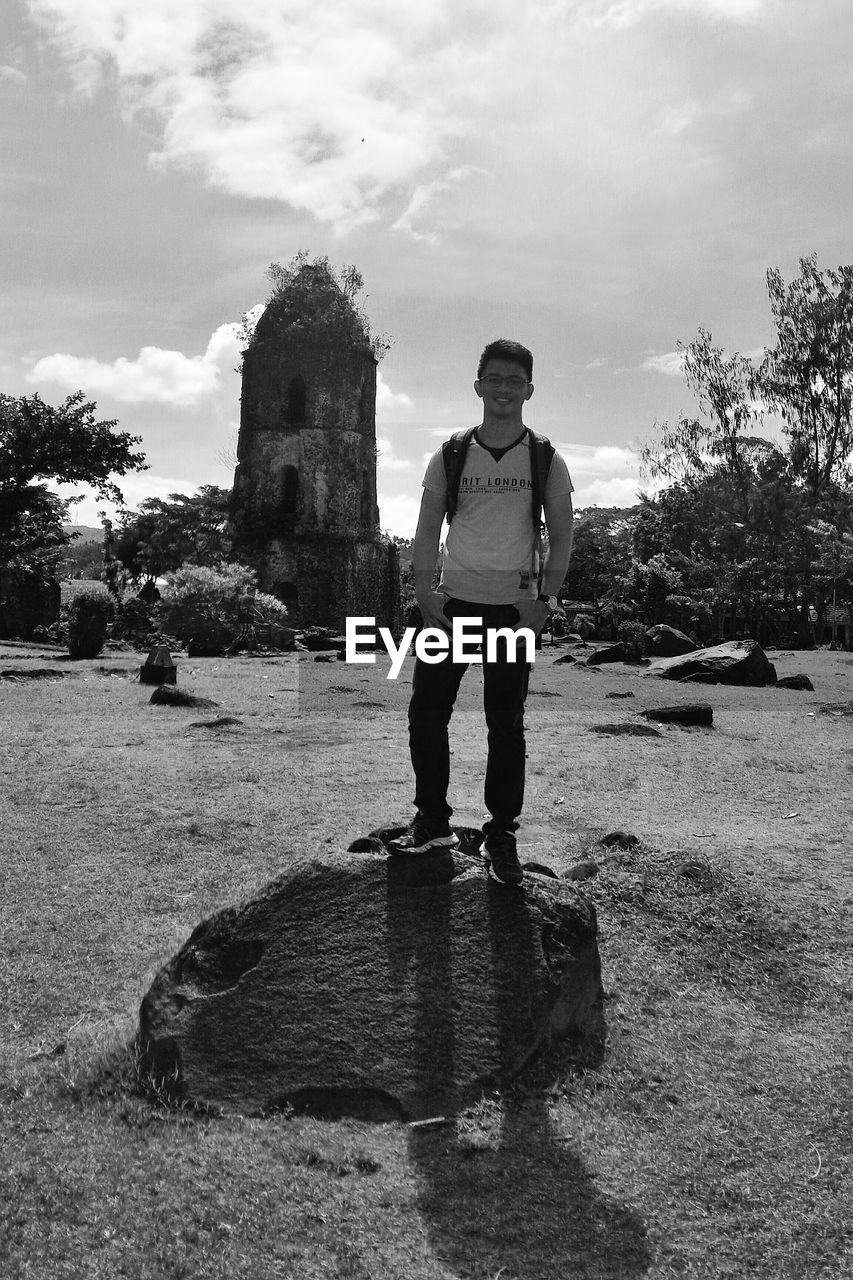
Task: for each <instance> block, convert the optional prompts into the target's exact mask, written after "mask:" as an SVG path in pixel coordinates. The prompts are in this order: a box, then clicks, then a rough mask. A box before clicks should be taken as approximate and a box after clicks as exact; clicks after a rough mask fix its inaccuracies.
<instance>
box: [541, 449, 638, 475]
mask: <svg viewBox="0 0 853 1280" xmlns="http://www.w3.org/2000/svg"><path fill="white" fill-rule="evenodd" d="M559 450H560V454H561V456H562V458H563V459H564V460H565V463H566V466H567V467H568V468H569V472H570V473H571V475H572V476H573V477H574V476H577V475H578V474H582V475H590V474H592V475H599V474H601V473H603V472H606V473H607V472H609V473H613V472H621V473H623V474H624V473H632V474H633V473H636V472H637V471H638V468H639V464H640V458H639V454H638V453H637V450H636V449H633V448H631V446H630V445H614V444H597V445H591V444H590V445H587V444H568V445H560V446H559Z"/></svg>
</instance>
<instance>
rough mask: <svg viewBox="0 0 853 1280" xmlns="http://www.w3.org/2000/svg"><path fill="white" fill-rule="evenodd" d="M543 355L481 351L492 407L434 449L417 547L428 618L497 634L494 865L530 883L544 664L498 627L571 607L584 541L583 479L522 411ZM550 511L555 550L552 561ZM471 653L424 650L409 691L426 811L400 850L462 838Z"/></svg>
mask: <svg viewBox="0 0 853 1280" xmlns="http://www.w3.org/2000/svg"><path fill="white" fill-rule="evenodd" d="M532 377H533V356H532V355H531V353H530V352H529V351H528V350H527V348H526V347H523V346H521V344H520V343H518V342H511V341H509V340H507V339H503V338H501V339H499V340H498V341H496V342H490V343H489V345H488V346H487V347H486V348H485V350H484V351H483V354H482V356H481V357H480V362H479V365H478V367H477V380H476V382H475V383H474V390H475V391H476V393H477V395H478V396H479V398H480V400H481V401H482V402H483V420H482V422H481V423H480V425H479V426H478V427H476V428H472V429H470V430H468V431H464V432H458V433H457V434H456V435H455V436H454V437H453V438H452V439H451V440H449V441H446V442H445V444H444V445H443V446H442V448H441V449H439V450H437V452H436V453H435V454H433V456H432V458H431V459H430V462H429V464H428V466H427V470H426V474H425V476H424V481H423V489H424V492H423V497H422V501H421V510H420V516H419V519H418V527H417V532H416V533H415V542H414V551H413V569H414V578H415V595H416V597H417V602H418V605H419V607H420V611H421V615H422V617H423V622H424V626H425V627H440V628H443V629H444V630H445V631H447V630H449V629H450V627H451V625H452V620H453V619H454V618H465V619H466V620H469V619H470V620H473V621H471V622H470V623H469V624H468V625H469V626H470V627H471V629H472V630H476V629H479V630H480V631H482V633H483V639H484V644H483V703H484V709H485V715H486V725H487V729H488V759H487V764H486V778H485V790H484V797H485V803H486V808H487V810H488V812H489V815H490V816H489V820H488V821H487V822H486V823H485V825H484V827H483V831H484V835H485V842H484V852H485V855H486V858H487V860H488V863H489V874H490V876H491V877H492V879H494V880H496V881H498V883H500V884H506V885H519V884H521V882H522V879H523V873H522V869H521V866H520V865H519V861H518V854H517V852H516V842H515V831H516V830H517V828H518V818H519V815H520V813H521V808H522V803H523V800H524V762H525V740H524V703H525V699H526V697H527V685H528V679H529V675H530V667H529V664H528V663H527V662H526V661H524V660H523V657H522V653H523V650H522V648H521V646H520V644H519V645H514V646H513V648H512V649H511V648H510V646H509V644H507V643H498V644H496V645H495V647H494V649H495V651H494V652H493V653H492V654H491V655H489V654H487V646H486V643H485V640H486V634H487V632H488V630H489V629H493V628H512V629H513V630H515V629H516V628H528V629H529V630H530V631H532V632H533V633H534V634H535V635H538V634H539V633H540V632H541V631H542V629H543V628H544V626H545V624H546V622H547V621H548V619H549V618H550V616H551V614H552V613H553V612H554V611H555V610H556V608H557V592H558V591H559V589H560V587H561V586H562V584H563V579H564V578H565V576H566V571H567V569H568V567H569V557H570V555H571V547H572V520H573V516H572V498H571V493H572V482H571V479H570V478H569V473H568V469H567V468H566V464H565V462H564V461H563V459H562V458H561V457H560V455H559V454H558V453H556V452H555V451H554V448H553V446H552V445H551V444H550V442H549V441H548V440H546V439H545V438H544V437H543V436H538V435H535V434H534V433H533V432H532V431H530V430H529V429H528V428H527V427H526V426H525V425H524V421H523V418H522V414H523V410H524V406H525V404H526V403H527V401H528V400H529V399H530V397H531V396H532V395H533V382H532ZM543 513H544V517H545V524H546V526H547V529H548V542H549V550H548V558H547V563H546V564H545V567H544V570H542V568H541V566H540V564H539V531H540V528H541V524H540V521H541V517H542V514H543ZM445 516H446V517H447V519H448V522H449V530H448V534H447V540H446V544H445V549H444V556H443V561H442V571H441V580H440V582H439V585H438V589H437V590H435V591H434V590H433V588H432V579H433V572H434V569H435V564H436V559H437V556H438V549H439V536H440V533H441V527H442V522H443V520H444V518H445ZM467 667H468V662H467V661H453V656H452V653H451V652H448V653H446V654H444V655H443V657H442V658H441V660H440V661H438V662H435V661H434V662H424V661H422V660H421V658H416V660H415V671H414V678H413V681H412V697H411V702H410V704H409V746H410V751H411V757H412V766H413V769H414V773H415V806H416V808H417V813H416V814H415V817H414V819H413V821H412V823H411V825H410V826H409V828H408V830H407V831H406V832H405V834H404V835H402V836H400V837H399V838H398V839H397V840H395V841H392V843H391V845H390V846H389V847H390V851H391V852H392V853H394V854H419V853H424V852H426V851H428V850H430V849H441V848H449V847H451V846H453V845H454V844H455V843H456V836H455V835H454V834H453V833H452V831H451V829H450V824H449V819H450V816H451V814H452V812H453V810H452V809H451V807H450V806H449V804H448V803H447V791H448V786H449V782H450V748H449V740H448V725H449V723H450V717H451V715H452V712H453V704H454V702H455V700H456V694H457V692H458V690H459V684H460V681H461V679H462V676H463V674H464V673H465V670H466V669H467Z"/></svg>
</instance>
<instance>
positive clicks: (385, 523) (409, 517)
mask: <svg viewBox="0 0 853 1280" xmlns="http://www.w3.org/2000/svg"><path fill="white" fill-rule="evenodd" d="M420 509H421V498H420V493H418V494H417V496H412V495H410V494H407V493H403V494H397V495H396V496H395V497H386V496H385V495H384V494H383V493H382V492H380V494H379V523H380V526H381V527H382V528H383V529H387V530H388V531H389V532H390V533H396V534H397V536H398V537H400V538H413V537H414V536H415V529H416V528H417V524H418V514H419V513H420Z"/></svg>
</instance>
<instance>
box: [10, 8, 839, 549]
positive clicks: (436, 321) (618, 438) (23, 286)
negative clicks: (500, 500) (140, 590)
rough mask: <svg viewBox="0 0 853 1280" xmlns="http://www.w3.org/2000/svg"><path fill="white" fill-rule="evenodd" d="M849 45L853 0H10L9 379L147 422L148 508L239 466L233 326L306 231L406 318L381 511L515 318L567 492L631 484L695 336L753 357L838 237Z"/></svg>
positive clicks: (218, 481) (459, 415)
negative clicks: (780, 290) (773, 271)
mask: <svg viewBox="0 0 853 1280" xmlns="http://www.w3.org/2000/svg"><path fill="white" fill-rule="evenodd" d="M851 51H853V5H851V4H850V3H849V0H808V3H798V2H797V0H512V2H511V3H510V2H509V0H482V2H481V0H313V3H311V4H306V3H305V2H304V0H298V2H296V0H251V3H248V4H247V3H245V2H244V3H240V4H238V3H236V2H235V0H182V3H181V4H180V5H176V4H175V3H174V0H145V3H144V4H140V3H139V2H138V0H4V3H3V5H2V6H0V202H2V206H1V207H0V225H1V226H2V231H3V234H2V236H0V278H2V286H3V287H2V289H0V310H2V314H0V392H2V393H4V394H6V395H12V396H23V395H32V394H33V393H38V394H39V395H40V396H41V397H42V399H44V400H45V401H47V402H49V403H51V404H59V403H61V402H62V401H63V400H64V399H65V398H66V397H67V396H68V395H70V394H72V393H73V392H75V391H77V390H78V389H80V390H83V391H84V393H85V395H86V398H87V399H89V400H93V401H95V402H96V404H97V417H98V418H99V419H116V420H117V421H118V424H119V428H120V429H121V430H124V431H129V432H131V433H132V434H134V435H138V436H140V437H141V438H142V445H141V448H142V449H143V450H144V452H145V454H146V457H147V461H148V464H149V469H148V470H147V471H145V472H143V473H140V474H137V475H130V476H126V477H124V479H123V480H122V481H121V488H122V490H123V492H124V496H125V500H126V502H127V504H128V506H129V507H131V508H134V507H136V506H137V505H138V504H139V503H140V502H141V501H143V500H144V499H145V498H149V497H167V496H168V495H169V494H170V493H174V492H182V493H192V492H194V491H195V490H196V489H197V488H198V486H199V485H203V484H215V485H220V486H223V487H229V486H230V485H231V482H232V479H233V467H234V454H235V450H236V433H237V427H238V424H239V397H240V380H239V376H238V374H237V373H236V371H235V370H236V366H237V365H238V363H239V359H240V341H239V337H238V331H239V328H240V322H241V319H242V317H243V316H244V315H245V314H246V313H252V314H257V311H256V308H258V307H259V306H261V305H262V304H263V303H264V301H265V300H266V297H267V296H268V292H269V282H268V280H267V279H266V276H265V271H266V268H267V267H268V265H269V264H270V263H272V262H281V263H287V262H288V261H290V259H292V258H293V256H294V255H295V254H296V253H297V252H300V251H306V252H307V253H308V254H309V256H310V257H317V256H321V255H325V256H328V258H329V259H330V260H331V262H332V263H333V264H334V265H336V266H341V265H344V264H347V263H354V264H355V265H356V266H357V267H358V269H359V270H360V271H361V273H362V275H363V277H364V281H365V294H366V299H365V306H366V310H367V313H368V316H369V318H370V321H371V325H372V328H373V330H374V331H375V332H378V333H387V334H388V335H390V337H391V340H392V345H391V348H390V351H389V352H388V354H387V355H386V356H385V358H384V359H383V361H382V363H381V365H380V367H379V388H378V403H377V437H378V442H379V471H378V484H379V504H380V520H381V524H382V527H383V528H384V529H385V530H387V531H389V532H391V533H396V534H399V535H402V536H411V534H412V533H413V531H414V525H415V521H416V517H417V510H418V506H419V501H420V491H421V480H422V476H423V470H424V465H425V461H426V459H427V458H428V457H429V455H430V454H431V453H432V452H433V451H434V450H435V449H436V448H437V447H438V445H439V444H440V442H441V440H442V439H444V438H446V437H447V436H449V435H450V434H452V432H453V431H455V430H457V429H458V428H459V427H463V426H468V425H471V424H473V423H475V422H477V421H479V417H480V414H479V407H480V406H479V402H478V400H477V399H476V396H475V395H474V392H473V388H472V383H473V380H474V378H475V376H476V365H477V359H478V356H479V353H480V351H481V350H482V348H483V346H484V345H485V344H486V343H487V342H489V341H490V340H492V339H493V338H496V337H510V338H514V339H516V340H517V341H520V342H523V343H524V344H525V345H526V346H528V347H530V349H531V350H532V351H533V353H534V358H535V369H534V382H535V386H536V390H535V393H534V395H533V397H532V399H531V401H530V403H529V405H528V411H527V415H526V421H527V423H528V425H529V426H531V427H533V428H534V429H536V430H538V431H541V432H544V433H545V434H546V435H548V436H550V438H551V439H552V440H553V442H554V444H555V445H556V446H557V447H558V449H559V450H560V452H561V453H562V454H563V456H564V457H565V459H566V461H567V463H568V465H569V469H570V472H571V474H572V478H573V481H574V485H575V491H576V493H575V504H576V506H577V507H586V506H591V505H597V506H614V505H615V506H630V505H631V504H633V503H634V502H635V501H636V499H637V493H638V490H640V489H649V488H650V487H651V486H650V484H649V481H648V479H647V478H646V479H644V478H643V476H642V475H641V473H640V470H639V463H638V449H639V447H640V445H641V444H642V443H643V442H644V441H648V440H652V439H654V436H655V432H656V424H660V423H661V422H665V421H672V420H675V419H677V418H679V417H681V416H683V415H685V414H692V413H693V412H694V411H695V404H694V401H693V399H692V397H691V395H690V393H689V391H688V389H687V388H686V386H685V384H684V381H683V378H682V376H681V370H680V363H679V357H678V344H679V342H682V343H684V342H689V341H690V340H691V339H692V338H693V337H695V335H696V332H697V330H698V328H699V327H700V326H701V327H703V328H705V329H707V330H709V331H710V332H711V334H712V336H713V338H714V340H715V341H716V342H717V343H719V344H720V345H721V346H723V347H725V348H726V349H727V350H739V351H742V352H748V353H755V352H760V350H761V349H762V348H763V346H764V345H765V344H769V343H770V342H771V341H772V337H773V334H772V326H771V322H770V310H769V306H768V301H767V289H766V280H765V276H766V272H767V269H768V268H769V267H776V268H779V269H780V270H781V272H782V274H783V277H784V278H785V279H786V280H790V279H792V278H793V277H795V276H796V274H797V272H798V269H799V260H800V259H801V258H802V257H804V256H806V255H810V254H816V255H817V258H818V263H819V265H820V266H822V267H837V266H839V265H841V264H847V263H850V262H851V261H853V246H851V236H853V223H851V217H850V209H851V207H853V165H851V159H853V60H851ZM62 492H63V494H64V495H67V494H68V493H69V492H70V490H68V489H63V491H62ZM77 492H83V491H80V490H78V491H77ZM101 509H105V508H104V504H103V503H102V502H98V501H97V500H96V499H95V498H94V497H93V496H90V495H87V496H86V497H85V498H84V501H82V502H81V503H79V504H78V505H77V506H76V507H75V508H74V509H73V512H74V514H73V517H72V518H73V520H74V521H75V522H77V523H79V524H97V523H98V518H97V512H98V510H101Z"/></svg>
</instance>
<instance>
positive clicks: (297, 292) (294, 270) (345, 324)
mask: <svg viewBox="0 0 853 1280" xmlns="http://www.w3.org/2000/svg"><path fill="white" fill-rule="evenodd" d="M266 275H267V279H268V280H269V281H270V282H271V283H272V291H271V293H270V296H269V299H268V304H269V303H272V302H276V303H281V304H284V305H285V306H286V307H287V308H289V309H290V310H291V311H292V313H293V323H294V324H300V325H308V326H311V325H315V324H317V325H325V324H328V323H329V321H330V320H331V321H333V322H334V323H335V324H336V325H337V326H339V327H341V328H342V329H343V330H344V331H345V332H347V333H349V335H350V337H351V339H352V341H353V342H354V343H355V344H356V345H359V346H363V347H367V348H368V349H369V350H370V351H372V353H373V355H374V356H375V357H376V359H377V360H381V359H382V357H383V356H384V355H386V354H387V352H388V350H389V348H390V346H391V339H390V337H389V336H388V334H386V333H374V332H373V331H372V329H371V325H370V320H369V319H368V316H367V312H366V310H365V306H364V300H363V298H362V293H363V290H364V279H363V278H362V275H361V272H360V271H359V270H358V268H357V267H355V266H353V265H345V266H343V267H341V268H340V270H338V271H336V270H335V268H334V267H333V266H332V264H331V262H330V261H329V259H328V258H327V257H318V258H313V259H312V258H309V256H308V254H307V252H306V251H305V250H301V251H300V252H299V253H297V254H295V256H294V257H293V258H292V259H291V260H290V262H288V263H286V264H285V265H284V266H282V264H281V263H280V262H272V263H270V265H269V267H267V271H266ZM244 330H245V331H246V337H247V339H248V341H247V344H246V345H247V346H248V345H249V342H251V336H252V335H251V333H249V332H248V331H247V330H246V326H244Z"/></svg>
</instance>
